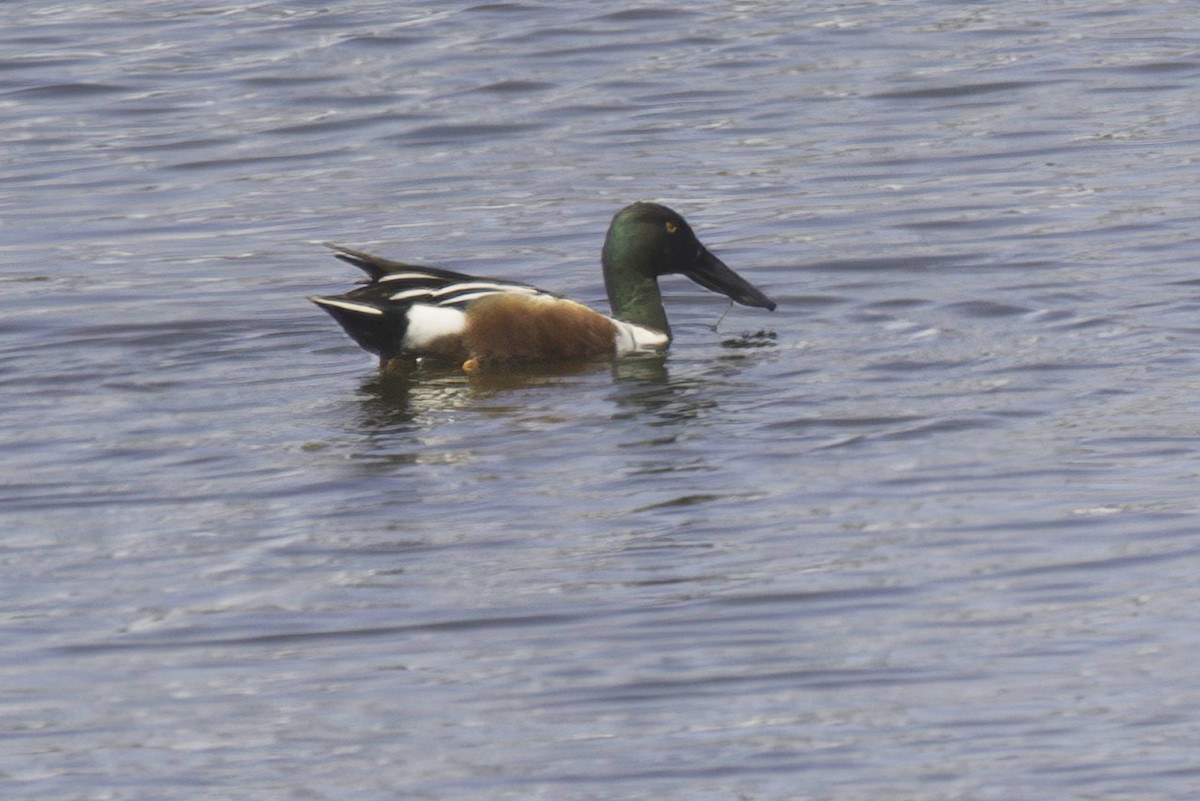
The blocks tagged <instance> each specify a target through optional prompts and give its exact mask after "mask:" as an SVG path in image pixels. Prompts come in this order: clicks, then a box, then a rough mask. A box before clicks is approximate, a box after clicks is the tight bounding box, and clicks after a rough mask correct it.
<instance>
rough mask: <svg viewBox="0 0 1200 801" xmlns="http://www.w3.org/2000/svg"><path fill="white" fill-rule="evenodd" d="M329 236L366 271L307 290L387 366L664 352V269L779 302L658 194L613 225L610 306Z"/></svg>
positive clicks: (741, 296)
mask: <svg viewBox="0 0 1200 801" xmlns="http://www.w3.org/2000/svg"><path fill="white" fill-rule="evenodd" d="M325 245H326V247H329V248H330V249H332V250H333V251H334V255H335V256H336V257H337V258H339V259H341V260H342V261H345V262H347V263H349V264H352V265H354V266H355V267H358V268H359V269H361V270H363V271H364V272H365V273H366V274H367V278H366V279H363V280H361V281H360V282H359V284H360V285H359V286H357V287H356V288H354V289H352V290H350V291H349V292H346V293H344V294H341V295H326V296H312V297H309V298H308V299H309V300H311V301H312V302H313V303H315V304H316V305H317V306H318V307H320V308H321V309H323V310H324V311H326V312H327V313H328V314H329V315H330V316H331V317H332V318H333V319H334V320H336V321H337V322H338V323H339V324H340V325H341V327H342V328H343V329H344V330H345V331H346V333H347V334H349V335H350V337H351V338H352V339H353V340H354V341H355V342H357V343H358V344H359V346H361V347H362V348H363V349H364V350H366V351H368V352H370V353H373V354H375V355H376V356H378V357H379V363H380V368H381V369H382V370H385V371H386V370H389V369H393V368H397V367H399V366H400V365H403V364H406V363H412V362H413V361H422V360H425V359H435V360H439V361H449V362H453V363H457V364H461V366H462V369H463V370H464V371H466V372H468V373H469V372H474V371H477V370H481V369H484V368H487V367H492V366H497V365H504V364H522V365H531V364H538V363H563V362H578V361H587V360H593V359H599V358H607V359H613V358H619V357H623V356H626V355H629V354H634V353H644V352H654V351H664V350H665V349H666V348H667V347H668V346H669V345H670V344H671V339H672V336H671V326H670V324H669V323H668V322H667V314H666V310H665V309H664V308H663V301H662V293H661V291H660V290H659V286H658V279H659V277H660V276H663V275H670V274H682V275H685V276H687V277H688V278H690V279H692V280H693V281H695V282H696V283H697V284H699V285H700V286H702V287H704V288H706V289H709V290H711V291H713V292H717V293H720V294H722V295H725V296H727V297H728V298H730V300H731V301H733V302H736V303H739V304H741V305H743V306H750V307H755V308H762V309H767V310H768V311H774V309H775V302H774V301H773V300H771V299H770V298H768V297H767V296H766V295H765V294H763V292H762V291H761V290H759V289H758V288H757V287H755V286H754V285H753V284H751V283H750V282H749V281H747V280H746V279H744V278H742V277H741V276H740V275H738V274H737V273H735V272H734V271H733V270H732V269H730V268H729V267H728V266H727V265H726V264H725V263H724V262H723V261H721V260H720V259H719V258H717V257H716V256H715V255H714V254H713V253H712V252H711V251H710V250H708V248H706V247H705V246H704V245H702V244H701V243H700V240H699V239H698V238H697V237H696V234H695V232H693V230H692V227H691V226H690V225H688V223H687V221H686V220H684V219H683V216H682V215H680V214H679V213H678V212H676V211H674V210H673V209H670V208H668V207H667V206H664V205H661V204H659V203H650V202H644V201H641V202H637V203H633V204H631V205H628V206H626V207H624V208H622V209H621V210H620V211H618V212H617V213H616V214H615V215H614V216H613V219H612V223H611V224H610V225H609V228H608V233H607V235H606V236H605V238H604V246H603V248H602V249H601V256H600V262H601V266H602V268H603V272H604V286H605V290H606V291H607V293H608V301H609V305H610V307H611V311H612V313H611V314H610V315H606V314H601V313H600V312H598V311H595V310H594V309H591V308H589V307H588V306H585V305H583V304H582V303H577V302H576V301H574V300H570V299H568V298H565V297H563V296H561V295H558V294H555V293H552V292H547V291H545V290H542V289H539V288H537V287H534V286H531V285H529V284H525V283H519V282H516V281H508V280H503V279H496V278H484V277H480V276H474V275H467V274H465V273H460V272H454V271H452V270H446V269H441V268H437V267H421V266H417V265H414V264H408V263H406V262H401V261H393V260H391V259H385V258H382V257H379V256H373V255H371V254H369V253H364V252H363V251H360V250H355V249H353V248H348V247H343V246H341V245H335V244H333V243H328V242H327V243H325Z"/></svg>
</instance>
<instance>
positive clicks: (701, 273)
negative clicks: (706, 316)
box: [683, 247, 775, 311]
mask: <svg viewBox="0 0 1200 801" xmlns="http://www.w3.org/2000/svg"><path fill="white" fill-rule="evenodd" d="M683 274H684V275H686V276H687V277H688V278H690V279H692V280H693V281H695V282H696V283H697V284H699V285H700V286H702V287H704V288H705V289H711V290H712V291H713V292H719V293H721V294H722V295H725V296H727V297H729V298H732V299H733V300H734V301H735V302H737V303H740V304H742V305H743V306H755V307H757V308H760V309H768V310H769V311H775V301H773V300H771V299H770V298H768V297H767V296H766V295H764V294H763V293H762V292H760V291H759V290H758V288H757V287H755V286H754V285H753V284H751V283H750V282H749V281H747V280H746V279H745V278H742V277H741V276H740V275H738V274H737V273H735V272H734V271H733V270H731V269H729V268H728V267H727V266H726V265H725V262H723V261H721V260H720V259H718V258H717V257H716V256H714V255H713V254H712V253H710V252H709V251H708V250H707V249H706V248H704V247H701V248H700V251H699V252H698V253H697V254H696V260H695V261H694V262H693V263H692V265H691V266H690V267H689V268H687V269H686V270H684V271H683Z"/></svg>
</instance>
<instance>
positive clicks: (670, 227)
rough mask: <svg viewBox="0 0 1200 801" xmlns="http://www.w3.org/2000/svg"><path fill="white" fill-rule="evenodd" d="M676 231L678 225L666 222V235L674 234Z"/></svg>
mask: <svg viewBox="0 0 1200 801" xmlns="http://www.w3.org/2000/svg"><path fill="white" fill-rule="evenodd" d="M678 230H679V226H678V225H676V224H675V223H673V222H671V221H670V220H667V233H668V234H673V233H675V232H676V231H678Z"/></svg>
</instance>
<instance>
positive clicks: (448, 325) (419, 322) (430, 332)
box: [403, 304, 467, 351]
mask: <svg viewBox="0 0 1200 801" xmlns="http://www.w3.org/2000/svg"><path fill="white" fill-rule="evenodd" d="M466 326H467V316H466V315H465V314H463V312H462V311H460V310H459V309H454V308H450V307H448V306H425V305H423V304H414V305H413V306H412V307H410V308H409V310H408V330H407V331H405V332H404V343H403V345H404V348H405V349H406V350H414V351H416V350H421V349H422V348H424V347H427V346H428V345H429V344H430V343H431V342H434V341H436V340H438V339H441V338H443V337H456V336H461V335H462V332H463V329H465V328H466Z"/></svg>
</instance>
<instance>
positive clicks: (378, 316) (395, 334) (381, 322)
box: [309, 297, 408, 359]
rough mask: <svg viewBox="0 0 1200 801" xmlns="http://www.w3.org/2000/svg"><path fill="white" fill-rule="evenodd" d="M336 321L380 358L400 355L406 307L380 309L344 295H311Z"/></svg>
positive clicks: (404, 329) (352, 337)
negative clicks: (348, 298) (401, 308)
mask: <svg viewBox="0 0 1200 801" xmlns="http://www.w3.org/2000/svg"><path fill="white" fill-rule="evenodd" d="M309 300H311V301H312V302H313V303H315V304H317V305H318V306H320V307H321V308H322V309H324V310H325V311H326V312H328V313H329V316H330V317H332V318H333V319H335V320H337V322H338V325H340V326H341V327H342V328H343V329H345V331H346V333H347V334H349V335H350V338H351V339H353V340H354V341H355V342H357V343H358V344H359V345H360V346H361V347H362V348H363V349H364V350H366V351H369V352H371V353H374V354H375V355H376V356H378V357H379V358H381V359H390V358H393V357H395V356H399V355H400V343H401V342H402V341H404V332H405V331H406V330H407V329H408V315H407V311H408V310H407V309H403V310H395V309H392V310H388V309H380V308H378V307H376V306H372V305H370V304H367V303H361V302H358V301H353V300H347V299H346V298H344V297H310V298H309Z"/></svg>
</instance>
